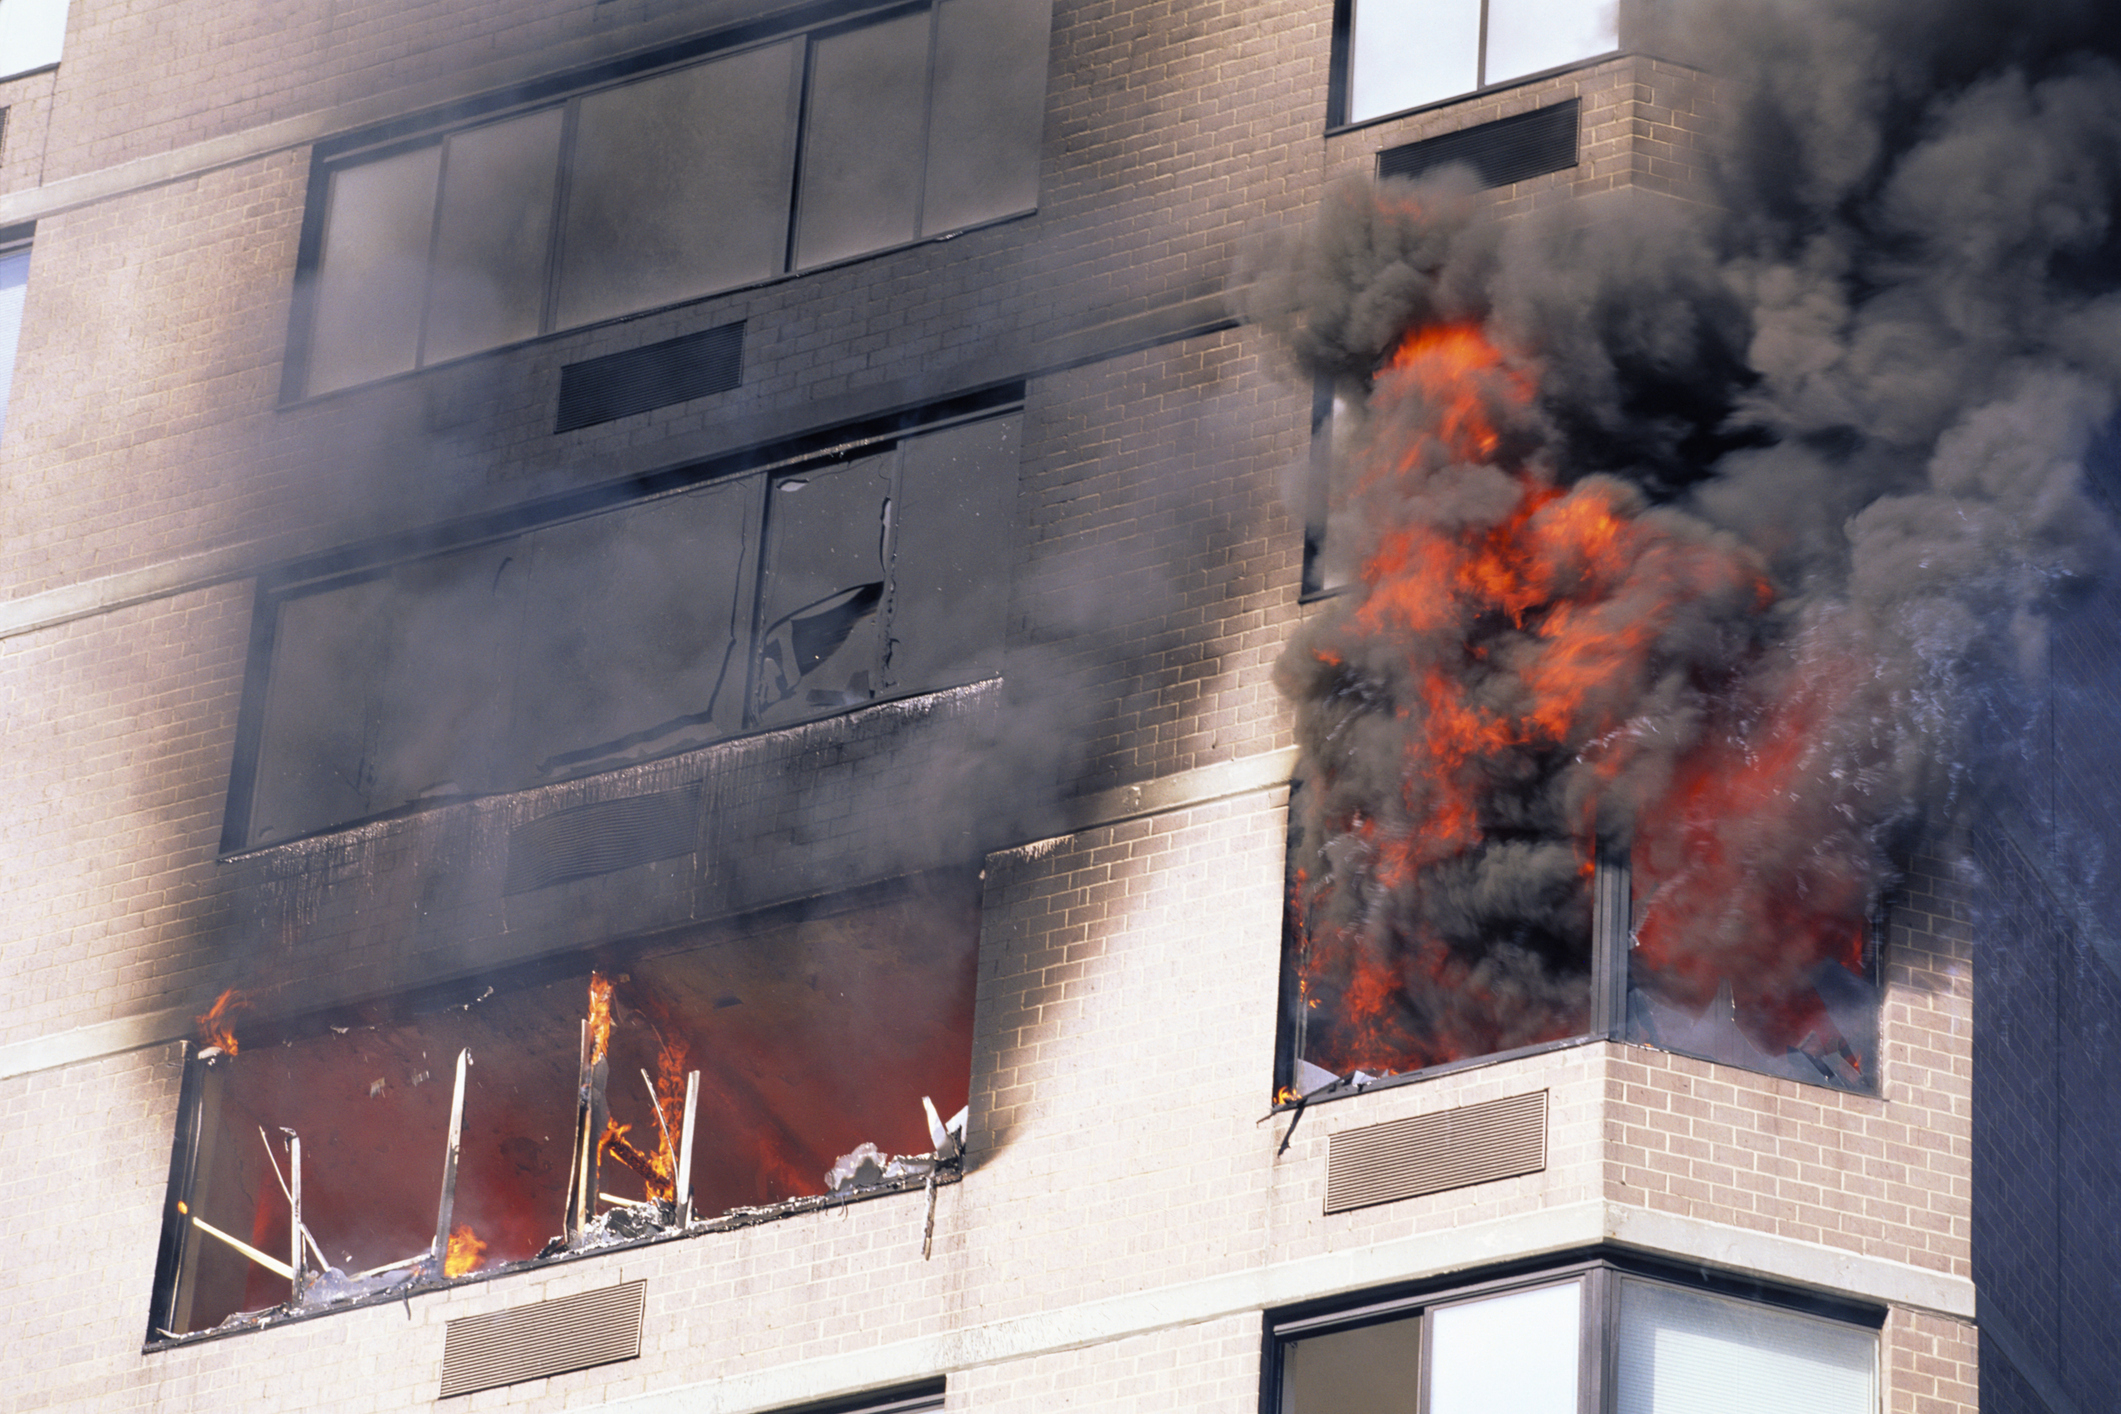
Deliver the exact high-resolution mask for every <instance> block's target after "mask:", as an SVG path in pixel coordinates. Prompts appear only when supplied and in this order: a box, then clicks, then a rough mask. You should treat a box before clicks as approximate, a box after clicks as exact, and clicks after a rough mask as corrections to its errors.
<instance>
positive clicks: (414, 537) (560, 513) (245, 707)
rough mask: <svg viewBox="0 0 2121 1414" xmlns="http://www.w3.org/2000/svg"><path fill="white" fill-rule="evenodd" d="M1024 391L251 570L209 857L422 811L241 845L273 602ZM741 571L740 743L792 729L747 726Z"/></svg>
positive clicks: (740, 475) (883, 445) (984, 395)
mask: <svg viewBox="0 0 2121 1414" xmlns="http://www.w3.org/2000/svg"><path fill="white" fill-rule="evenodd" d="M1024 395H1025V384H1024V383H1023V382H1022V380H1012V381H1009V382H1004V383H997V384H993V385H990V386H988V387H985V388H979V389H974V390H972V391H969V392H966V393H962V394H959V395H957V396H955V397H951V398H947V399H942V400H939V401H936V402H932V403H925V404H920V405H917V406H914V407H911V408H907V409H903V410H901V411H898V412H894V413H889V414H885V415H882V416H878V417H872V418H865V419H861V420H859V421H854V422H849V423H841V424H836V425H833V426H830V427H826V428H822V429H818V430H815V431H812V432H807V433H802V434H799V435H797V436H794V437H789V438H783V439H780V440H777V441H772V442H766V443H761V444H759V445H756V446H753V447H750V448H746V449H744V450H741V451H736V452H731V453H727V454H724V455H722V456H718V457H713V458H709V459H706V460H703V461H699V462H691V463H686V464H683V465H680V466H676V467H673V468H669V469H667V470H663V471H657V472H652V473H648V474H644V475H641V476H635V477H629V478H626V479H624V480H621V481H616V482H607V483H604V484H601V485H598V486H592V487H588V488H585V489H583V490H580V491H574V492H568V493H564V494H562V495H558V496H552V497H546V498H544V499H541V500H537V501H532V502H528V503H526V504H524V505H521V506H517V507H512V508H510V509H508V510H506V511H502V512H497V513H493V514H487V515H479V516H471V517H466V518H463V519H460V520H456V521H451V522H447V523H444V524H441V525H437V526H430V527H426V528H423V529H422V530H419V531H416V532H412V533H409V534H401V535H396V536H390V537H385V538H381V539H378V540H372V541H366V542H361V543H358V544H354V545H349V546H342V547H339V548H336V549H333V550H330V551H326V552H324V553H322V554H319V555H314V556H309V557H307V558H304V559H301V560H297V561H293V562H290V563H288V564H285V565H282V566H279V567H277V568H275V569H273V570H269V571H267V572H266V573H264V574H261V575H260V576H259V577H258V580H257V583H256V587H255V589H254V591H253V596H252V609H251V627H250V643H249V648H248V654H247V659H246V668H245V673H244V684H243V695H242V700H241V705H240V706H239V708H238V710H237V717H236V739H235V750H234V753H233V760H232V762H231V766H230V770H229V784H228V799H227V804H226V806H225V808H224V811H223V815H222V828H221V840H220V850H219V854H220V857H221V858H223V859H230V858H235V857H239V856H242V855H247V854H251V853H253V852H256V851H260V850H270V849H276V848H279V847H280V846H282V845H285V844H287V843H290V842H291V841H292V840H294V839H299V838H307V837H312V836H315V835H321V834H331V833H336V832H338V831H340V830H345V829H351V828H353V827H355V826H357V825H359V824H361V823H364V822H365V821H368V820H374V819H379V818H385V817H388V816H392V815H397V814H402V813H411V812H413V811H417V810H419V809H423V808H428V807H427V806H426V805H425V804H423V803H418V802H415V803H413V804H410V805H404V806H398V807H394V808H391V809H385V810H378V811H375V812H373V813H370V814H367V815H364V816H361V817H359V818H358V819H349V820H344V821H339V822H337V823H334V824H332V825H329V826H325V827H320V828H319V829H316V830H312V831H308V832H306V833H305V834H303V835H294V836H289V837H287V838H285V839H274V840H269V841H255V842H254V841H252V840H251V839H250V838H249V836H250V833H251V817H252V812H253V802H254V797H255V794H256V790H257V786H258V764H259V759H260V756H261V753H262V749H263V746H264V742H265V734H266V726H267V722H266V716H267V697H268V689H269V685H270V679H271V671H272V662H273V650H274V645H275V640H276V638H277V631H278V620H279V608H280V605H281V604H282V603H283V602H285V601H287V600H290V599H296V598H300V597H302V596H304V595H306V594H312V593H316V592H319V591H320V590H324V589H327V588H336V587H341V586H347V585H352V584H354V583H357V582H359V581H361V580H364V579H370V578H374V577H377V576H381V575H386V574H389V573H390V572H391V570H392V569H393V568H395V567H397V566H400V565H406V564H411V563H415V562H418V561H422V560H428V559H433V558H436V557H439V556H441V555H444V554H448V553H450V552H452V551H457V550H464V549H470V548H474V547H477V546H480V545H486V544H492V543H495V542H497V541H502V540H506V539H509V538H511V537H513V536H517V535H522V534H525V533H528V532H533V531H537V530H540V529H544V528H546V527H548V526H556V525H559V524H561V523H563V522H567V521H573V520H580V519H585V518H587V517H590V516H593V515H597V514H599V513H601V512H607V511H613V510H618V509H623V508H625V507H628V506H632V505H637V504H640V503H644V502H647V501H651V500H655V499H659V498H663V497H668V496H673V495H679V494H682V493H684V492H686V491H691V490H696V489H700V488H703V487H706V486H708V485H710V484H712V483H733V482H737V481H740V480H742V479H745V478H757V479H759V480H760V482H761V484H762V485H764V484H766V483H772V482H776V481H778V480H780V479H784V478H786V477H789V476H793V475H795V474H797V473H799V472H801V471H804V470H806V469H811V468H816V467H824V466H831V465H834V464H836V463H839V462H843V461H848V460H852V459H855V458H857V457H862V456H867V455H870V454H873V453H875V452H878V451H882V450H885V449H888V448H890V447H892V446H894V445H896V444H897V443H898V442H900V441H901V440H905V439H910V438H913V437H918V436H922V435H925V434H928V433H933V432H941V431H945V430H947V429H949V428H951V427H955V426H963V425H969V424H973V423H978V422H984V421H988V420H991V419H995V418H1002V417H1009V416H1014V415H1020V414H1021V413H1022V410H1023V406H1024ZM771 534H772V529H771V523H770V517H766V516H762V517H761V518H760V521H759V524H758V525H757V526H756V527H755V530H754V535H753V538H752V540H751V550H752V552H753V553H754V554H757V553H758V552H759V551H761V550H762V549H763V547H764V546H765V545H766V544H767V543H768V542H769V538H770V536H771ZM744 573H745V574H746V575H748V576H750V578H751V580H752V582H753V583H752V587H753V593H752V594H751V595H750V596H748V597H749V600H750V605H751V612H750V614H749V615H747V620H746V624H745V633H746V638H745V640H744V642H743V645H742V646H741V649H740V651H743V652H744V653H745V655H746V656H745V658H744V662H743V666H742V672H741V673H740V674H738V676H739V678H740V679H741V680H740V681H738V682H737V683H736V684H735V685H734V688H733V689H732V690H733V691H740V692H741V693H742V694H743V700H744V703H745V718H746V725H745V728H744V730H743V732H742V733H741V735H744V736H750V735H755V734H757V733H758V732H762V731H776V730H785V729H786V727H787V726H788V725H792V724H791V723H781V724H775V725H764V726H762V725H758V724H756V723H755V722H753V721H752V720H751V719H752V716H753V713H752V712H751V710H750V707H751V702H752V698H753V685H752V681H751V679H752V674H753V672H754V667H755V665H754V663H753V661H752V660H753V659H754V658H755V657H756V656H757V647H758V640H759V635H760V632H761V627H762V626H761V625H760V624H759V623H758V622H756V619H757V613H758V599H757V594H756V590H757V587H758V585H757V581H758V580H759V578H760V574H761V567H760V566H759V564H758V563H757V561H756V560H754V562H753V564H752V566H751V567H750V568H749V569H747V570H745V571H744ZM931 690H935V689H923V688H908V689H906V690H904V691H895V692H891V693H888V694H882V695H879V696H878V697H877V698H876V700H877V701H885V700H889V699H892V698H898V697H907V696H919V695H921V693H923V692H925V691H931ZM851 710H854V707H853V706H848V707H844V708H840V709H836V710H834V711H820V712H817V713H813V714H811V715H810V716H808V717H806V718H805V720H818V719H822V718H825V717H830V716H835V715H838V714H839V713H840V712H843V711H851ZM726 739H730V738H725V740H726ZM605 769H612V768H610V767H590V768H587V769H583V770H580V771H574V772H568V773H567V775H568V776H569V777H573V776H587V775H596V774H599V773H600V772H601V771H602V770H605ZM521 788H528V787H527V786H526V787H521ZM502 793H507V792H502ZM446 803H449V802H447V801H439V800H438V801H435V802H433V804H435V805H441V804H446Z"/></svg>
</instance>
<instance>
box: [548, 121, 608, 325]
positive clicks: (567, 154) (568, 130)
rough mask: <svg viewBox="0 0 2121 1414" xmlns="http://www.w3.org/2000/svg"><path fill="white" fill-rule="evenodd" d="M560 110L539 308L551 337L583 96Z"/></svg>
mask: <svg viewBox="0 0 2121 1414" xmlns="http://www.w3.org/2000/svg"><path fill="white" fill-rule="evenodd" d="M598 91H599V92H601V91H602V90H598ZM561 108H562V116H561V118H560V152H559V158H558V161H559V170H558V171H557V172H555V173H554V174H553V178H552V236H551V238H550V239H549V240H547V241H546V243H545V280H544V293H543V298H542V300H541V302H540V304H539V306H538V332H539V333H540V334H550V333H552V332H553V330H554V328H555V327H556V325H557V324H558V322H559V317H560V262H561V261H562V260H564V259H565V258H566V250H565V247H566V244H567V203H568V201H569V199H570V198H571V197H572V195H573V193H574V143H575V133H576V132H577V131H578V130H579V129H580V127H581V115H582V95H581V94H579V93H578V94H576V95H574V96H573V97H572V98H569V99H568V100H567V101H566V102H565V103H564V104H562V105H561Z"/></svg>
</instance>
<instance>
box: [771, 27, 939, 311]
mask: <svg viewBox="0 0 2121 1414" xmlns="http://www.w3.org/2000/svg"><path fill="white" fill-rule="evenodd" d="M928 30H929V17H928V15H927V13H926V12H925V11H919V12H916V13H914V14H910V15H902V16H900V17H899V18H898V19H895V20H886V21H884V22H883V23H882V24H873V25H864V26H863V27H862V28H860V29H854V30H845V31H842V32H841V33H839V34H834V35H828V36H827V37H825V38H824V39H821V40H818V41H817V43H816V44H814V45H813V46H812V47H811V56H810V112H809V115H808V118H807V120H806V122H805V124H804V129H803V131H804V137H803V190H802V195H801V198H800V202H799V204H798V206H797V208H796V210H797V216H796V222H797V227H796V248H795V263H796V267H797V268H798V269H807V268H809V267H810V266H814V265H823V264H826V263H827V262H829V261H834V260H844V259H846V258H847V257H848V256H850V255H860V254H862V253H863V252H865V251H871V250H882V249H884V248H885V247H886V246H894V245H900V244H902V243H904V242H906V241H910V240H912V239H913V237H914V213H915V211H916V210H918V209H919V204H920V184H921V167H922V165H923V164H922V161H921V128H922V124H923V122H924V121H925V118H926V109H927V97H928Z"/></svg>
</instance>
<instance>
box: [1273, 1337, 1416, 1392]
mask: <svg viewBox="0 0 2121 1414" xmlns="http://www.w3.org/2000/svg"><path fill="white" fill-rule="evenodd" d="M1420 1407H1421V1320H1420V1318H1419V1317H1408V1318H1407V1319H1405V1320H1399V1321H1387V1322H1385V1323H1384V1324H1383V1325H1376V1326H1362V1327H1359V1328H1357V1329H1355V1330H1351V1331H1331V1332H1328V1333H1327V1334H1325V1335H1314V1336H1304V1337H1302V1338H1300V1339H1297V1340H1292V1341H1289V1342H1287V1343H1285V1344H1284V1345H1283V1346H1282V1355H1281V1410H1280V1414H1417V1411H1418V1410H1419V1409H1420Z"/></svg>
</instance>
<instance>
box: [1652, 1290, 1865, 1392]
mask: <svg viewBox="0 0 2121 1414" xmlns="http://www.w3.org/2000/svg"><path fill="white" fill-rule="evenodd" d="M1617 1380H1618V1384H1619V1390H1618V1395H1619V1400H1618V1404H1617V1406H1616V1407H1617V1409H1618V1411H1619V1414H1877V1409H1878V1336H1877V1333H1876V1332H1875V1331H1870V1330H1865V1329H1863V1328H1862V1327H1860V1326H1849V1325H1844V1324H1842V1323H1841V1322H1838V1321H1826V1320H1821V1319H1819V1318H1817V1317H1815V1316H1803V1315H1799V1314H1797V1313H1796V1312H1794V1311H1783V1310H1778V1309H1776V1308H1775V1307H1772V1306H1762V1305H1759V1304H1757V1303H1754V1302H1749V1301H1736V1300H1732V1299H1731V1298H1729V1297H1724V1296H1711V1295H1709V1294H1707V1293H1705V1292H1699V1291H1688V1290H1686V1289H1684V1288H1682V1287H1676V1286H1666V1285H1664V1284H1662V1283H1660V1282H1649V1281H1638V1280H1635V1279H1632V1278H1630V1279H1626V1280H1623V1281H1622V1282H1621V1286H1620V1359H1619V1369H1618V1371H1617Z"/></svg>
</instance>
